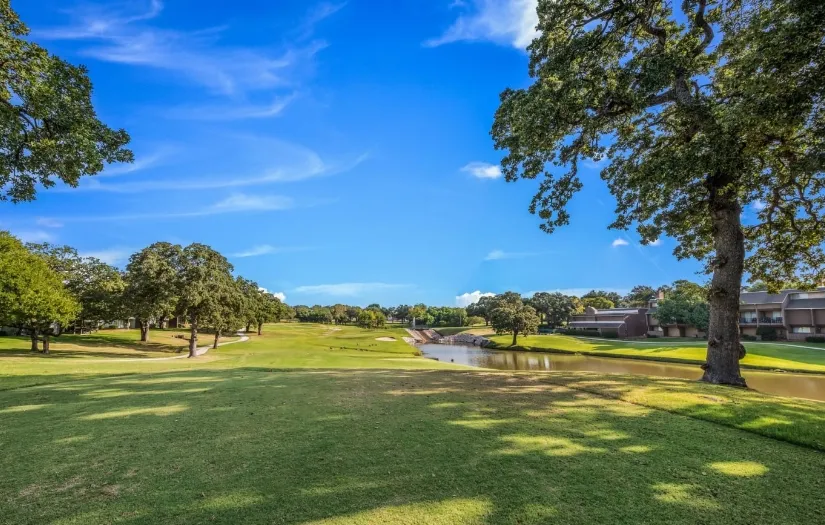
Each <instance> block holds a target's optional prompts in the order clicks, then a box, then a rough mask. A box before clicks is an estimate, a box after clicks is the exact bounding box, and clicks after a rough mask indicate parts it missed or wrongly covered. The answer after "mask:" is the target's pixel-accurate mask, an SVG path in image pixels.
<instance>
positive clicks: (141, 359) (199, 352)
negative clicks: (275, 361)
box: [83, 332, 249, 363]
mask: <svg viewBox="0 0 825 525" xmlns="http://www.w3.org/2000/svg"><path fill="white" fill-rule="evenodd" d="M237 335H238V336H239V337H240V339H235V340H234V341H226V342H225V343H218V346H226V345H231V344H234V343H245V342H246V341H249V337H247V336H245V335H242V332H238V334H237ZM211 349H212V345H206V346H201V347H199V348H197V349H196V350H195V354H196V355H197V357H200V356H202V355H204V354H206V353H207V352H209V350H211ZM184 352H185V353H183V352H182V355H176V356H173V357H130V358H128V359H84V360H83V362H84V363H146V362H148V361H171V360H173V359H186V358H188V357H189V352H188V351H184Z"/></svg>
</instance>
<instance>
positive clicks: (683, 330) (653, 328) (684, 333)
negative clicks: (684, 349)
mask: <svg viewBox="0 0 825 525" xmlns="http://www.w3.org/2000/svg"><path fill="white" fill-rule="evenodd" d="M664 298H665V294H664V293H663V292H662V291H661V290H660V291H659V292H658V293H657V294H656V296H654V297H652V298H651V299H650V302H649V303H648V309H647V314H646V315H647V326H648V332H647V335H649V336H651V337H705V335H706V334H705V333H704V332H703V331H701V330H699V329H698V328H696V327H695V326H693V325H690V324H667V325H663V324H661V323H660V322H659V320H658V319H656V315H655V314H656V309H657V308H658V306H659V301H661V300H662V299H664Z"/></svg>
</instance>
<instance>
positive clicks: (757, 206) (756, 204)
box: [751, 200, 768, 211]
mask: <svg viewBox="0 0 825 525" xmlns="http://www.w3.org/2000/svg"><path fill="white" fill-rule="evenodd" d="M767 206H768V205H767V204H766V203H765V201H760V200H756V201H753V202H752V203H751V208H753V209H754V210H755V211H762V210H764V209H765V208H766V207H767Z"/></svg>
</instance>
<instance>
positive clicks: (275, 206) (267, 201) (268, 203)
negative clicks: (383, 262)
mask: <svg viewBox="0 0 825 525" xmlns="http://www.w3.org/2000/svg"><path fill="white" fill-rule="evenodd" d="M294 207H295V203H294V201H293V200H292V198H290V197H285V196H282V195H247V194H244V193H235V194H232V195H230V196H228V197H226V198H224V199H222V200H220V201H218V202H215V203H214V204H211V205H209V206H205V207H203V208H202V209H199V210H198V209H196V210H192V211H181V212H174V211H173V212H158V213H134V214H128V213H127V214H120V215H86V216H83V215H80V216H72V217H62V218H59V219H53V220H58V221H60V222H67V223H68V222H117V221H141V220H142V221H151V220H164V219H185V218H189V217H206V216H209V215H220V214H229V213H255V212H264V211H280V210H288V209H290V208H294Z"/></svg>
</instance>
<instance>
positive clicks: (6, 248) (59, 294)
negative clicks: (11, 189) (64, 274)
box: [0, 232, 80, 354]
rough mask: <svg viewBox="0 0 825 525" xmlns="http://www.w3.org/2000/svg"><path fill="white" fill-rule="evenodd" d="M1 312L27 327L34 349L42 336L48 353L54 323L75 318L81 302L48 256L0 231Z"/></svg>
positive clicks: (6, 318) (11, 320)
mask: <svg viewBox="0 0 825 525" xmlns="http://www.w3.org/2000/svg"><path fill="white" fill-rule="evenodd" d="M0 311H2V312H3V317H4V318H5V320H7V321H10V322H12V323H14V324H15V325H19V326H25V327H26V329H27V330H28V331H29V335H30V337H31V341H32V346H31V349H32V351H33V352H36V351H37V350H38V336H42V339H43V352H44V353H46V354H48V353H49V337H50V335H51V333H52V325H53V324H55V323H58V324H67V323H69V322H70V321H72V320H73V319H75V317H76V316H77V314H78V312H79V311H80V305H79V304H78V303H77V301H76V300H75V299H74V297H72V294H71V293H69V291H68V290H67V289H66V288H65V286H64V285H63V282H62V278H61V276H60V275H59V274H58V273H57V272H56V271H54V270H53V269H52V268H51V267H50V266H49V264H48V263H47V262H46V260H45V259H43V258H42V257H40V256H39V255H36V254H34V253H32V252H30V251H29V250H28V249H26V248H25V247H24V246H23V244H22V243H20V241H19V240H17V239H16V238H14V237H12V236H11V235H9V234H8V233H7V232H0Z"/></svg>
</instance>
